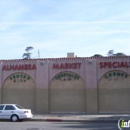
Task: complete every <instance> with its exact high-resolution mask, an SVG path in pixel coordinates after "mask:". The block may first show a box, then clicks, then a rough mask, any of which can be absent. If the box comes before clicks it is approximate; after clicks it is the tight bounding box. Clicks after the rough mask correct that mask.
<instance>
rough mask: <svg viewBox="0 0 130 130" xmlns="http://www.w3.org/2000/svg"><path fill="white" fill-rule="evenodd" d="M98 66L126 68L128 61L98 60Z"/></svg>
mask: <svg viewBox="0 0 130 130" xmlns="http://www.w3.org/2000/svg"><path fill="white" fill-rule="evenodd" d="M99 65H100V68H128V67H130V62H127V61H126V62H100V63H99Z"/></svg>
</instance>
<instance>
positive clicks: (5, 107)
mask: <svg viewBox="0 0 130 130" xmlns="http://www.w3.org/2000/svg"><path fill="white" fill-rule="evenodd" d="M32 117H33V115H32V113H31V110H30V109H24V108H23V107H21V106H19V105H17V104H0V119H10V120H11V121H13V122H16V121H19V120H23V119H29V118H32Z"/></svg>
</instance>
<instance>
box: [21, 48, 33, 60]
mask: <svg viewBox="0 0 130 130" xmlns="http://www.w3.org/2000/svg"><path fill="white" fill-rule="evenodd" d="M33 49H34V48H33V47H31V46H29V47H26V49H25V51H26V53H24V54H23V56H22V57H23V59H31V54H32V53H30V51H31V50H33Z"/></svg>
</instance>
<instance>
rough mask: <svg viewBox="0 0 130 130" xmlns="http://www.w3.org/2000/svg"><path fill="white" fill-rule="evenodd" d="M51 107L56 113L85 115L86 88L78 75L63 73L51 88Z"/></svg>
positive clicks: (51, 84)
mask: <svg viewBox="0 0 130 130" xmlns="http://www.w3.org/2000/svg"><path fill="white" fill-rule="evenodd" d="M49 103H50V104H49V107H50V112H54V113H57V112H58V113H84V112H86V111H85V108H86V88H85V83H84V80H83V79H82V78H81V77H80V76H79V75H78V74H76V73H73V72H61V73H59V74H57V75H56V76H55V77H54V78H53V79H52V81H51V83H50V86H49Z"/></svg>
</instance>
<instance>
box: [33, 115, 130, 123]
mask: <svg viewBox="0 0 130 130" xmlns="http://www.w3.org/2000/svg"><path fill="white" fill-rule="evenodd" d="M121 118H123V119H125V120H127V121H128V120H130V114H96V115H88V114H34V116H33V118H32V119H31V121H56V122H61V121H64V122H118V120H119V119H121Z"/></svg>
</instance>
